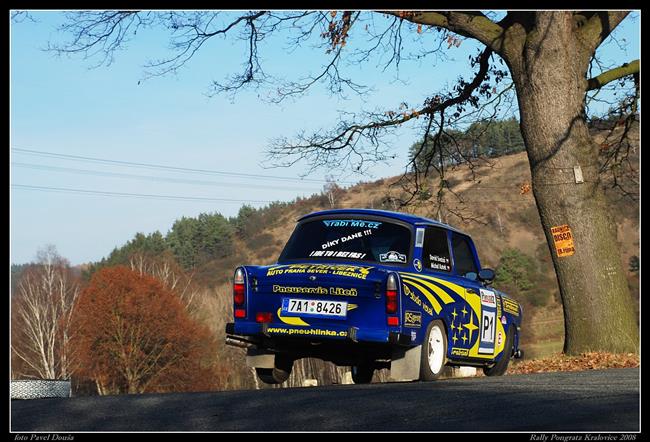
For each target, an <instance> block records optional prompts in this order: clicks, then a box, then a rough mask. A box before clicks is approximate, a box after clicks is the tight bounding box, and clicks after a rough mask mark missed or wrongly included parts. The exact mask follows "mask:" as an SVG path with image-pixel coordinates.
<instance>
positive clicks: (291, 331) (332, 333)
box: [266, 327, 348, 338]
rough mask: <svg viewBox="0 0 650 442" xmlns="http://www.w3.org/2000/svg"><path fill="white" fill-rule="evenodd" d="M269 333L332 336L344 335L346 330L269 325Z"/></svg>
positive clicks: (346, 333)
mask: <svg viewBox="0 0 650 442" xmlns="http://www.w3.org/2000/svg"><path fill="white" fill-rule="evenodd" d="M266 331H267V333H269V334H276V335H301V336H332V337H342V338H344V337H346V336H347V335H348V332H347V331H346V330H341V331H338V330H323V329H319V328H307V329H304V328H284V327H269V328H267V329H266Z"/></svg>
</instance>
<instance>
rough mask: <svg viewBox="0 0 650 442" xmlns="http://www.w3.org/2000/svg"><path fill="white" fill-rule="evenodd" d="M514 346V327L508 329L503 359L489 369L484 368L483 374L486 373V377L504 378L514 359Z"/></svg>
mask: <svg viewBox="0 0 650 442" xmlns="http://www.w3.org/2000/svg"><path fill="white" fill-rule="evenodd" d="M513 345H514V330H513V327H512V326H510V327H509V328H508V333H507V334H506V345H505V346H504V347H503V354H502V355H501V359H499V360H498V361H497V362H496V363H495V364H492V365H491V366H489V367H483V373H485V375H486V376H503V375H504V374H505V373H506V371H507V370H508V364H509V363H510V358H511V357H512V347H513Z"/></svg>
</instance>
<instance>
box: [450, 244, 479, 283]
mask: <svg viewBox="0 0 650 442" xmlns="http://www.w3.org/2000/svg"><path fill="white" fill-rule="evenodd" d="M451 248H452V250H453V251H454V266H455V267H456V273H457V274H459V275H460V276H465V275H466V274H467V273H469V272H474V273H478V268H477V267H476V263H475V262H474V255H473V254H472V248H471V247H470V245H469V241H468V240H467V238H466V237H464V236H461V235H456V234H455V233H454V234H453V235H452V239H451Z"/></svg>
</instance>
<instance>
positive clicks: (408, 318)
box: [404, 310, 422, 328]
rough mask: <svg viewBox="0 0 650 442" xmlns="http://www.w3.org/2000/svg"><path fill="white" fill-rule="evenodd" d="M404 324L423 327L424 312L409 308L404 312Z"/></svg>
mask: <svg viewBox="0 0 650 442" xmlns="http://www.w3.org/2000/svg"><path fill="white" fill-rule="evenodd" d="M404 326H405V327H413V328H420V327H422V312H412V311H409V310H407V311H406V312H405V313H404Z"/></svg>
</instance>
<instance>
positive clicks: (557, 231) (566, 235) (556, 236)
mask: <svg viewBox="0 0 650 442" xmlns="http://www.w3.org/2000/svg"><path fill="white" fill-rule="evenodd" d="M551 234H552V235H553V242H554V243H555V252H556V253H557V256H558V257H559V258H562V257H564V256H571V255H573V254H574V253H575V252H576V249H575V247H574V245H573V234H572V233H571V228H570V227H569V225H568V224H563V225H561V226H555V227H551Z"/></svg>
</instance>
